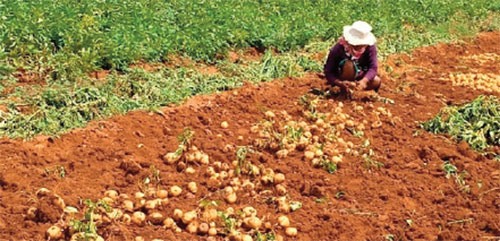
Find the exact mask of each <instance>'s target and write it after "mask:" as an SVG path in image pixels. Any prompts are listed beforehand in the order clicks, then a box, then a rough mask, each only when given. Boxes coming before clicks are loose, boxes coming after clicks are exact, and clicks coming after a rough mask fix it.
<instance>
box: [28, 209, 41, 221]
mask: <svg viewBox="0 0 500 241" xmlns="http://www.w3.org/2000/svg"><path fill="white" fill-rule="evenodd" d="M37 211H38V209H37V208H36V207H30V208H28V211H26V218H28V219H31V220H33V219H35V217H36V213H37Z"/></svg>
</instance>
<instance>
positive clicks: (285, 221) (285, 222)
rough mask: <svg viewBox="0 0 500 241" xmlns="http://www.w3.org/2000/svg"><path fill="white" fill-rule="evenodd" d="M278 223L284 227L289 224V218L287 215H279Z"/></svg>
mask: <svg viewBox="0 0 500 241" xmlns="http://www.w3.org/2000/svg"><path fill="white" fill-rule="evenodd" d="M278 223H279V224H280V226H281V227H284V228H286V227H288V226H290V220H289V219H288V217H287V216H280V217H279V218H278Z"/></svg>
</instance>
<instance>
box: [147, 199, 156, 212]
mask: <svg viewBox="0 0 500 241" xmlns="http://www.w3.org/2000/svg"><path fill="white" fill-rule="evenodd" d="M157 207H158V201H157V200H156V199H154V200H148V201H146V204H144V208H146V209H147V210H153V209H156V208H157Z"/></svg>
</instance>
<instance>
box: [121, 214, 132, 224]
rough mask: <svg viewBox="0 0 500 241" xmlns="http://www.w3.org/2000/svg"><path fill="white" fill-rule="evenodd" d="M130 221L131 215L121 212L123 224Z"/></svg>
mask: <svg viewBox="0 0 500 241" xmlns="http://www.w3.org/2000/svg"><path fill="white" fill-rule="evenodd" d="M131 221H132V217H130V215H128V214H123V216H122V222H124V223H125V224H127V225H129V224H130V222H131Z"/></svg>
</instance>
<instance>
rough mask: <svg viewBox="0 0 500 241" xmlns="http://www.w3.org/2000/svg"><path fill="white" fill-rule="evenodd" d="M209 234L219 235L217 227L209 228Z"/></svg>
mask: <svg viewBox="0 0 500 241" xmlns="http://www.w3.org/2000/svg"><path fill="white" fill-rule="evenodd" d="M208 235H210V236H215V235H217V229H216V228H210V229H209V230H208Z"/></svg>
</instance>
